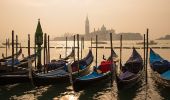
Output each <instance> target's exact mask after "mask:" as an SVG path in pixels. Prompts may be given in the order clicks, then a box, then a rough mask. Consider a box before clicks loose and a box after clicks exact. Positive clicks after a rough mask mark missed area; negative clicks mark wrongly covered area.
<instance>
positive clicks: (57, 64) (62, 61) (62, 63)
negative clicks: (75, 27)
mask: <svg viewBox="0 0 170 100" xmlns="http://www.w3.org/2000/svg"><path fill="white" fill-rule="evenodd" d="M74 54H75V51H74V49H72V51H71V53H70V54H69V55H68V56H66V57H65V58H60V59H59V60H54V59H53V60H51V62H50V63H47V64H46V69H47V70H55V69H57V68H59V67H63V66H65V64H66V63H68V62H69V60H71V59H72V58H73V57H74ZM43 68H45V67H44V66H43Z"/></svg>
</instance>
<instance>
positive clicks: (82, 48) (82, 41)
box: [81, 37, 83, 59]
mask: <svg viewBox="0 0 170 100" xmlns="http://www.w3.org/2000/svg"><path fill="white" fill-rule="evenodd" d="M82 49H83V37H81V59H82Z"/></svg>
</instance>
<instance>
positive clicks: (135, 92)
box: [0, 41, 170, 100]
mask: <svg viewBox="0 0 170 100" xmlns="http://www.w3.org/2000/svg"><path fill="white" fill-rule="evenodd" d="M136 42H139V41H123V47H124V46H125V47H140V48H141V47H142V46H143V45H136ZM157 42H158V44H157V45H153V47H154V46H155V47H156V46H159V47H162V46H164V47H165V46H166V47H169V46H170V44H169V43H170V41H157ZM26 45H27V42H23V43H22V46H26ZM50 45H51V46H52V47H65V41H62V42H61V41H51V42H50ZM32 46H33V43H32ZM68 46H69V47H72V46H73V42H72V41H68ZM90 46H91V44H90V41H85V49H84V50H83V57H84V56H86V54H87V53H88V50H89V48H88V47H90ZM93 46H95V44H94V45H93ZM98 46H99V47H100V46H101V47H102V46H104V47H109V46H110V42H109V41H107V44H99V45H98ZM118 46H119V41H113V47H118ZM11 50H12V49H11V48H10V49H8V55H10V54H11ZM154 50H155V52H157V53H159V54H160V55H161V56H162V57H163V58H165V59H167V60H170V51H169V49H154ZM70 51H71V49H68V52H67V54H69V52H70ZM137 51H138V52H139V53H140V54H141V56H142V57H143V49H137ZM33 52H34V50H33V49H31V53H33ZM115 52H116V53H117V54H118V55H119V49H115ZM2 53H4V54H5V48H0V55H1V54H2ZM23 53H24V55H25V56H27V49H26V48H23ZM50 53H51V56H50V57H51V59H58V58H59V55H60V54H61V55H62V57H65V49H64V48H59V49H58V48H51V49H50ZM131 53H132V49H123V51H122V62H123V63H125V62H126V60H127V59H128V58H129V56H130V55H131ZM42 54H43V51H42ZM103 54H104V55H105V57H106V58H107V57H109V55H110V49H104V48H99V49H98V58H97V60H98V65H99V64H100V62H101V61H102V57H103ZM93 55H94V61H93V64H92V66H91V69H92V68H93V66H94V65H95V59H96V58H95V49H93ZM0 58H1V57H0ZM42 60H43V59H42ZM33 65H34V64H33ZM169 93H170V89H167V88H163V87H159V86H158V84H157V83H155V81H154V80H153V78H152V74H151V72H150V68H149V65H148V84H147V86H146V85H145V81H144V79H143V80H142V82H141V83H139V84H137V85H136V86H134V87H133V88H130V89H128V90H126V91H117V87H116V83H115V82H114V83H113V87H110V82H108V83H106V84H104V83H102V84H98V85H94V86H93V87H90V88H89V87H88V88H86V89H85V90H83V91H81V92H79V93H75V92H73V90H72V86H71V85H70V83H68V84H56V85H55V86H52V85H49V86H43V87H39V88H37V87H34V86H32V84H31V83H23V84H14V85H6V86H0V98H2V99H3V100H5V99H12V100H13V99H14V100H32V99H38V100H49V99H50V100H51V99H56V100H57V99H63V100H77V99H80V100H91V99H96V100H117V99H118V100H144V99H146V98H147V100H164V99H166V100H169V99H170V96H169Z"/></svg>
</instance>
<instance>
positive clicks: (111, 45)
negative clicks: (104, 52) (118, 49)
mask: <svg viewBox="0 0 170 100" xmlns="http://www.w3.org/2000/svg"><path fill="white" fill-rule="evenodd" d="M110 47H111V48H110V51H111V66H110V68H111V86H112V83H113V53H112V49H113V44H112V33H110ZM115 71H116V70H115Z"/></svg>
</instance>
